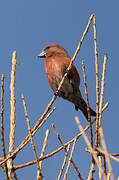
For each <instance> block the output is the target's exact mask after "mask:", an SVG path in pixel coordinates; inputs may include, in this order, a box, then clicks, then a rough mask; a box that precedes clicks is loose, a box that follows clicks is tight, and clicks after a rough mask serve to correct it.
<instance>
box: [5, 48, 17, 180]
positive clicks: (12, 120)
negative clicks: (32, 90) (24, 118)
mask: <svg viewBox="0 0 119 180" xmlns="http://www.w3.org/2000/svg"><path fill="white" fill-rule="evenodd" d="M16 55H17V54H16V51H14V52H13V55H12V71H11V84H10V90H11V99H10V105H11V114H10V140H9V155H8V156H10V154H11V153H12V152H13V151H14V142H15V92H14V86H15V70H16ZM7 167H8V176H9V178H10V180H11V179H13V178H12V169H13V161H12V158H11V159H9V160H8V162H7Z"/></svg>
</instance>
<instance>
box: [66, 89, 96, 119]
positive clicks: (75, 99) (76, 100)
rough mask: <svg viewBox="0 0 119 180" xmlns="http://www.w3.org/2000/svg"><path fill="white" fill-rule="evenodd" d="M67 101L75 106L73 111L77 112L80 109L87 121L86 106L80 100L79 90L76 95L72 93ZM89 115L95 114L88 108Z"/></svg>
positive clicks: (81, 99)
mask: <svg viewBox="0 0 119 180" xmlns="http://www.w3.org/2000/svg"><path fill="white" fill-rule="evenodd" d="M67 100H69V101H70V102H72V103H73V104H74V105H75V109H76V110H77V111H78V109H80V110H81V111H82V113H83V114H84V116H85V117H86V119H87V120H88V112H87V104H86V102H85V101H84V99H83V98H82V95H81V92H80V90H78V91H77V92H76V93H72V94H71V95H70V96H69V97H68V99H67ZM90 115H91V116H96V112H95V111H93V110H92V109H91V108H90Z"/></svg>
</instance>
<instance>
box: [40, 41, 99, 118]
mask: <svg viewBox="0 0 119 180" xmlns="http://www.w3.org/2000/svg"><path fill="white" fill-rule="evenodd" d="M37 57H40V58H45V71H46V75H47V78H48V82H49V84H50V87H51V88H52V90H53V92H54V93H55V92H56V91H57V88H58V86H59V83H60V81H61V80H62V78H63V76H64V74H65V73H66V71H67V68H68V66H69V64H70V61H71V58H70V56H69V55H68V53H67V51H66V50H65V49H64V48H63V47H62V46H60V45H58V44H49V45H47V46H46V47H45V48H44V49H43V51H42V52H41V53H40V54H38V56H37ZM79 85H80V77H79V74H78V71H77V69H76V67H75V66H74V64H72V67H71V70H70V71H69V72H68V75H67V77H66V78H65V80H64V83H63V85H62V87H61V89H60V91H59V93H58V96H59V97H62V98H64V99H66V100H68V101H70V102H72V103H73V104H74V105H75V109H76V110H77V111H78V109H80V110H81V111H82V112H83V114H84V116H85V117H86V119H87V120H88V112H87V104H86V102H85V101H84V99H83V98H82V95H81V92H80V90H79ZM90 114H91V116H96V113H95V112H94V111H93V110H92V109H91V108H90Z"/></svg>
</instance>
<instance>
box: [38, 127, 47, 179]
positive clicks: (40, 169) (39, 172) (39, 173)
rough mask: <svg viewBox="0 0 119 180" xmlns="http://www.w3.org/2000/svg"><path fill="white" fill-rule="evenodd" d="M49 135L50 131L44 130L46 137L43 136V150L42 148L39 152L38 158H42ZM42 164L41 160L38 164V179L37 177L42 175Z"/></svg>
mask: <svg viewBox="0 0 119 180" xmlns="http://www.w3.org/2000/svg"><path fill="white" fill-rule="evenodd" d="M49 133H50V131H49V129H47V130H46V135H45V139H44V144H43V148H42V151H41V156H40V158H42V157H43V156H44V153H45V149H46V147H47V141H48V136H49ZM42 164H43V160H42V161H40V162H39V171H38V172H37V177H38V176H39V177H40V176H42V173H41V171H42ZM41 179H42V177H41Z"/></svg>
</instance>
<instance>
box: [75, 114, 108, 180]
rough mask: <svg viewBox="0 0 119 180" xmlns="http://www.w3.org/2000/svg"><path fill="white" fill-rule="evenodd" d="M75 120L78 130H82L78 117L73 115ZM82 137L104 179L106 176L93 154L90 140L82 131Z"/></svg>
mask: <svg viewBox="0 0 119 180" xmlns="http://www.w3.org/2000/svg"><path fill="white" fill-rule="evenodd" d="M75 120H76V123H77V125H78V127H79V129H80V131H84V130H83V128H82V126H81V124H80V122H79V118H78V117H75ZM83 138H84V140H85V142H86V144H87V145H88V147H89V149H90V152H91V154H92V155H93V158H94V160H95V162H96V164H97V166H98V168H99V169H100V172H101V175H103V177H104V179H105V180H106V179H107V178H106V175H105V173H104V171H103V169H102V167H100V164H99V161H98V158H97V155H96V154H95V151H94V150H93V148H92V147H91V144H90V142H89V140H88V138H87V136H86V134H85V133H83Z"/></svg>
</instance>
